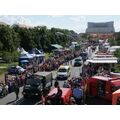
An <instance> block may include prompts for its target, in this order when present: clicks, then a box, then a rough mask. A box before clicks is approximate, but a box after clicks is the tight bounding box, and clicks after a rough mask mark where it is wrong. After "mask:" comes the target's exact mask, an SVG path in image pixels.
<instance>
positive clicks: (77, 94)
mask: <svg viewBox="0 0 120 120" xmlns="http://www.w3.org/2000/svg"><path fill="white" fill-rule="evenodd" d="M73 97H74V99H75V101H76V104H78V105H80V104H81V103H82V99H83V90H82V89H81V88H79V86H78V85H75V88H74V89H73Z"/></svg>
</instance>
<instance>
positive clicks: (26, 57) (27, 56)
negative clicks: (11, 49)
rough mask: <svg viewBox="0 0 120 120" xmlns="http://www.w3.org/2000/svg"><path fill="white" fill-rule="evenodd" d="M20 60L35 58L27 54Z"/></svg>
mask: <svg viewBox="0 0 120 120" xmlns="http://www.w3.org/2000/svg"><path fill="white" fill-rule="evenodd" d="M19 58H20V59H32V58H34V56H32V55H30V54H28V53H27V54H21V55H20V57H19Z"/></svg>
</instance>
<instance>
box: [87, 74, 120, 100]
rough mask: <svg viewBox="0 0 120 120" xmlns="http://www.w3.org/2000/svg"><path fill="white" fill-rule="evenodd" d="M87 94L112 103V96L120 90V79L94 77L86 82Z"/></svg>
mask: <svg viewBox="0 0 120 120" xmlns="http://www.w3.org/2000/svg"><path fill="white" fill-rule="evenodd" d="M86 83H87V94H88V95H91V96H95V97H100V98H103V99H106V100H109V101H112V94H113V92H115V91H116V90H118V89H120V78H117V77H108V76H99V75H98V76H93V77H90V78H89V79H88V80H86Z"/></svg>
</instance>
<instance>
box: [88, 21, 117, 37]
mask: <svg viewBox="0 0 120 120" xmlns="http://www.w3.org/2000/svg"><path fill="white" fill-rule="evenodd" d="M114 32H115V29H114V22H113V21H111V22H103V23H93V22H88V26H87V29H86V33H87V34H89V35H91V36H92V37H93V38H94V37H96V38H99V39H108V38H111V37H113V34H114Z"/></svg>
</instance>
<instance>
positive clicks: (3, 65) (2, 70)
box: [0, 62, 18, 75]
mask: <svg viewBox="0 0 120 120" xmlns="http://www.w3.org/2000/svg"><path fill="white" fill-rule="evenodd" d="M10 65H18V62H13V63H0V75H2V74H4V73H5V72H6V71H7V68H8V66H10Z"/></svg>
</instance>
